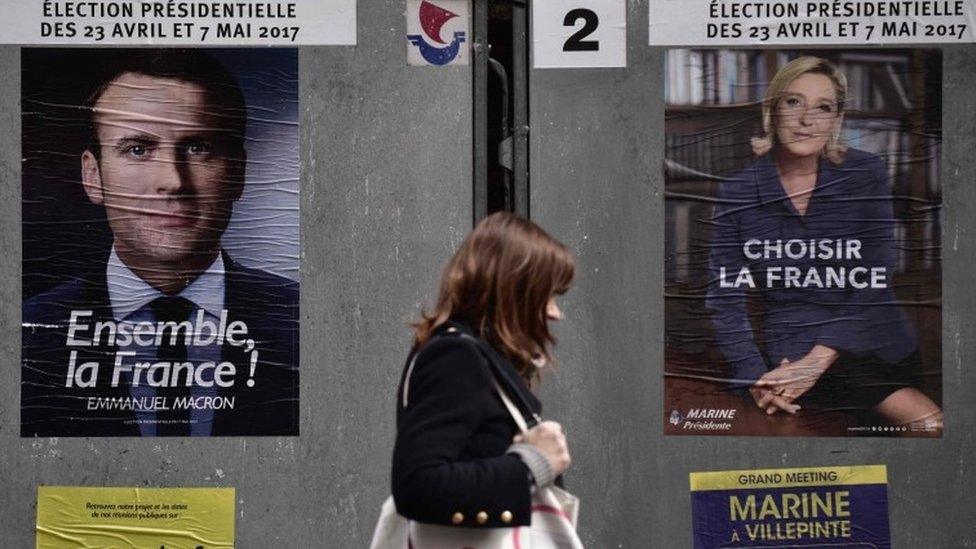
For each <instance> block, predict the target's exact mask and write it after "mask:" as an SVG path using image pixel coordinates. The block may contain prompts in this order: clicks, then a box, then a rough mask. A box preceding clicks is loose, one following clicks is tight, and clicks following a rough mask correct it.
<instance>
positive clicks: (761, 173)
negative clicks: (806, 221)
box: [754, 153, 845, 217]
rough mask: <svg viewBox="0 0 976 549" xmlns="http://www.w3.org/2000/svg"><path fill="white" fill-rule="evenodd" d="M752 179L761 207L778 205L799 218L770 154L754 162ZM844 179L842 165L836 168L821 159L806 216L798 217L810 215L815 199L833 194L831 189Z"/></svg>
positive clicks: (824, 159) (831, 163)
mask: <svg viewBox="0 0 976 549" xmlns="http://www.w3.org/2000/svg"><path fill="white" fill-rule="evenodd" d="M754 177H755V180H756V186H757V188H758V192H759V200H760V202H761V203H762V204H763V205H767V204H780V205H781V206H782V207H783V208H785V209H786V210H788V211H789V212H790V213H791V214H793V215H796V216H800V213H799V212H798V211H797V210H796V207H794V206H793V201H792V200H790V197H789V196H788V195H787V194H786V189H784V188H783V182H782V181H781V180H780V177H779V171H778V170H777V168H776V163H775V162H774V161H773V155H772V153H767V154H764V155H763V156H762V157H761V158H760V159H759V160H758V161H757V162H756V165H755V174H754ZM844 179H845V177H844V172H843V165H842V166H837V165H835V164H834V163H833V162H830V161H828V160H827V159H826V158H823V157H821V158H820V160H819V162H818V165H817V182H816V184H815V185H814V187H813V192H812V193H811V195H810V203H809V205H808V206H807V211H806V214H805V215H803V216H800V217H805V216H806V215H808V214H809V213H810V211H811V209H812V208H813V207H814V203H815V202H816V200H817V197H819V196H822V195H823V194H824V193H825V192H833V189H831V187H834V186H836V185H837V184H838V183H842V182H843V181H844Z"/></svg>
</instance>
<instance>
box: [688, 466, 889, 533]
mask: <svg viewBox="0 0 976 549" xmlns="http://www.w3.org/2000/svg"><path fill="white" fill-rule="evenodd" d="M691 508H692V521H693V524H694V529H695V549H717V548H725V547H729V548H731V547H735V548H744V547H763V548H770V547H778V548H786V547H803V548H804V549H826V548H828V547H829V548H832V549H834V548H837V547H846V548H855V549H861V548H863V549H890V547H891V538H890V530H889V527H888V472H887V469H886V467H885V466H884V465H855V466H844V467H812V468H799V469H756V470H747V471H713V472H705V473H691Z"/></svg>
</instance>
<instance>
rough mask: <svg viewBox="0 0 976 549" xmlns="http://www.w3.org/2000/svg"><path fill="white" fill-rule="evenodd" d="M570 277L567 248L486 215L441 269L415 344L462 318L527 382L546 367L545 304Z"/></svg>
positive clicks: (513, 221)
mask: <svg viewBox="0 0 976 549" xmlns="http://www.w3.org/2000/svg"><path fill="white" fill-rule="evenodd" d="M575 272H576V267H575V263H574V260H573V254H572V252H570V251H569V248H567V247H566V246H565V245H563V244H562V243H561V242H559V241H558V240H556V239H555V238H553V237H551V236H549V234H547V233H546V232H545V231H544V230H542V228H541V227H539V226H538V225H536V224H535V223H532V222H531V221H528V220H527V219H524V218H522V217H519V216H517V215H514V214H510V213H507V212H499V213H495V214H492V215H490V216H488V217H486V218H485V219H484V220H482V221H481V222H480V223H478V225H477V226H476V227H475V228H474V231H472V232H471V234H469V235H468V237H467V238H465V239H464V242H462V243H461V247H460V248H458V250H457V252H455V253H454V257H452V258H451V260H450V261H449V262H448V264H447V266H446V267H445V268H444V273H443V275H442V276H441V285H440V292H439V295H438V298H437V305H436V306H435V307H434V309H433V310H432V311H424V312H422V313H421V317H420V320H419V321H417V322H416V323H415V324H414V325H413V328H414V334H415V343H416V345H418V346H419V345H422V344H423V343H424V342H426V341H427V340H428V339H430V337H431V336H432V335H433V334H434V331H435V330H436V329H437V328H438V327H439V326H440V325H442V324H444V323H445V322H447V320H448V319H451V318H454V319H458V320H462V321H464V322H467V323H469V324H470V325H471V327H472V328H474V330H475V331H476V332H478V335H480V336H481V337H482V338H483V339H485V340H486V341H488V343H490V344H491V345H492V346H493V347H494V348H495V349H497V350H498V351H499V352H501V353H502V354H503V355H505V357H506V358H508V359H509V360H510V361H511V362H512V364H513V365H514V366H515V368H516V369H517V370H518V371H519V373H520V374H521V375H522V377H524V378H526V379H532V378H533V377H535V376H536V373H537V372H536V367H535V365H534V364H535V363H536V362H539V360H540V359H542V360H544V361H545V362H546V363H552V362H553V356H552V350H551V347H552V345H553V344H554V343H555V338H554V337H553V335H552V333H550V332H549V326H548V322H547V319H546V304H547V303H548V302H549V299H550V298H552V297H553V296H555V295H559V294H563V293H565V292H566V291H567V290H569V286H570V284H571V283H572V281H573V276H574V275H575Z"/></svg>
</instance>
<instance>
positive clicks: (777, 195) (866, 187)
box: [707, 56, 942, 430]
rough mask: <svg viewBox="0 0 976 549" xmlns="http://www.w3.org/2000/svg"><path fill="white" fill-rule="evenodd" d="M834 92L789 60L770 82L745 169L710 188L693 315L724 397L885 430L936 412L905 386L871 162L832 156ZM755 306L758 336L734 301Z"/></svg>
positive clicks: (831, 80) (821, 66)
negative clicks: (753, 300)
mask: <svg viewBox="0 0 976 549" xmlns="http://www.w3.org/2000/svg"><path fill="white" fill-rule="evenodd" d="M847 91H848V90H847V81H846V78H845V77H844V75H843V74H842V73H841V72H840V71H839V70H838V68H837V67H836V66H835V65H834V64H833V63H831V62H830V61H828V60H826V59H822V58H818V57H812V56H803V57H799V58H797V59H794V60H793V61H791V62H789V63H788V64H786V65H784V66H783V67H782V68H781V69H780V70H779V71H778V72H777V73H776V75H775V76H774V77H773V79H772V81H771V82H770V84H769V87H768V89H767V91H766V95H765V99H764V101H763V107H762V114H763V125H762V127H763V133H764V135H763V136H761V137H758V138H755V139H753V142H752V145H753V150H754V152H755V153H756V155H757V157H758V158H757V159H756V161H755V162H754V163H753V164H752V165H750V166H749V167H747V168H746V169H744V170H742V171H740V172H739V173H737V174H736V175H734V176H732V177H731V178H729V179H727V180H724V181H723V182H722V183H721V184H720V188H719V194H718V202H717V205H716V208H715V213H714V217H713V219H712V221H713V225H712V239H711V244H710V250H709V268H710V273H711V278H710V283H709V288H708V296H707V307H708V308H709V309H710V310H711V311H712V325H713V327H714V329H715V336H716V340H717V342H718V346H719V348H720V350H721V352H722V354H723V355H724V356H725V359H726V361H727V362H728V364H729V366H730V367H731V369H732V371H733V376H732V377H733V379H732V383H733V385H735V386H737V387H739V388H744V389H748V391H749V393H750V394H751V396H752V399H753V400H754V402H755V405H756V406H758V407H759V408H760V409H762V410H764V411H765V412H766V413H768V414H777V413H781V412H782V413H789V414H794V413H797V412H798V411H799V410H801V409H806V410H859V411H860V410H864V411H870V412H873V413H875V414H877V415H878V416H880V417H881V418H882V419H883V420H884V421H886V422H887V423H888V424H892V425H907V424H909V423H913V422H919V421H928V422H931V424H934V425H936V426H937V429H938V430H941V425H942V412H941V410H940V408H939V406H938V405H937V404H935V402H933V401H932V400H931V399H929V398H928V397H927V396H926V395H925V394H924V393H922V392H921V391H919V390H918V388H916V386H915V385H916V382H915V380H916V379H917V375H918V373H919V370H920V363H919V358H918V338H917V336H916V332H915V328H914V327H913V325H912V324H911V322H910V321H909V320H908V318H907V316H906V315H905V312H904V311H903V310H902V308H901V306H900V305H899V303H898V298H897V297H896V296H895V294H894V291H893V290H892V274H893V272H894V261H895V259H894V258H895V251H896V250H895V227H896V222H895V218H894V214H893V209H892V194H891V189H890V186H889V183H888V172H887V169H886V167H885V163H884V161H883V160H882V159H881V158H879V157H877V156H875V155H873V154H870V153H867V152H864V151H860V150H856V149H852V148H845V147H844V146H843V145H842V144H841V139H840V136H841V128H842V124H843V120H844V106H845V100H846V98H847ZM749 292H752V293H757V294H759V295H760V296H761V299H760V301H761V305H760V306H761V308H762V315H761V324H762V326H761V328H759V329H754V328H753V326H752V325H751V323H750V321H749V315H748V312H747V305H746V294H747V293H749Z"/></svg>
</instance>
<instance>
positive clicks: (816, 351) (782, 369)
mask: <svg viewBox="0 0 976 549" xmlns="http://www.w3.org/2000/svg"><path fill="white" fill-rule="evenodd" d="M837 356H838V353H837V351H835V350H833V349H831V348H830V347H826V346H824V345H815V346H814V347H813V349H811V350H810V352H809V353H807V354H806V355H804V356H803V358H801V359H800V360H797V361H795V362H790V361H789V360H787V359H785V358H784V359H783V361H782V362H781V363H780V365H779V367H777V368H775V369H773V370H770V371H769V372H766V375H764V376H762V377H761V378H759V381H757V382H756V384H755V385H753V386H752V387H751V388H750V389H749V391H750V392H751V393H752V396H753V398H754V399H755V400H756V405H757V406H759V407H760V408H762V409H764V410H766V413H767V414H772V413H775V412H776V410H777V409H781V410H785V411H787V412H790V413H795V412H796V410H798V409H799V406H797V405H795V404H793V401H795V400H796V399H798V398H800V397H801V396H803V395H804V394H806V393H807V391H809V390H810V389H811V388H813V386H814V385H816V383H817V381H819V380H820V377H821V376H822V375H823V374H824V372H826V371H827V368H829V367H830V365H831V364H833V363H834V361H836V360H837ZM784 403H785V404H788V405H789V406H788V407H784V406H783V404H784Z"/></svg>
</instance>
